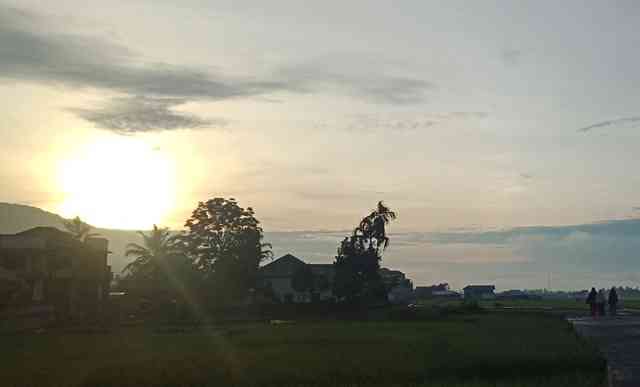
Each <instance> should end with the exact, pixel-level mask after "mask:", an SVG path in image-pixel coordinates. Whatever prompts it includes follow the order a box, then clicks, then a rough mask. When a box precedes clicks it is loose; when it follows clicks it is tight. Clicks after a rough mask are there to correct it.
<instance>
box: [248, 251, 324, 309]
mask: <svg viewBox="0 0 640 387" xmlns="http://www.w3.org/2000/svg"><path fill="white" fill-rule="evenodd" d="M304 270H308V271H309V272H310V273H311V278H312V279H311V281H312V282H311V283H310V284H308V286H309V288H308V290H303V291H300V290H296V289H295V288H294V281H295V279H294V277H295V276H296V275H298V273H301V272H302V271H304ZM334 277H335V270H334V268H333V264H312V263H305V262H304V261H302V260H301V259H300V258H298V257H295V256H293V255H291V254H286V255H283V256H282V257H280V258H278V259H276V260H275V261H273V262H271V263H269V264H267V265H264V266H262V267H261V268H260V269H259V270H258V287H259V288H261V289H268V290H269V292H271V294H272V296H273V298H274V299H276V300H277V301H280V302H294V303H305V302H311V301H324V300H329V299H332V298H333V292H332V285H333V279H334Z"/></svg>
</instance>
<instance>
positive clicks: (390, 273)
mask: <svg viewBox="0 0 640 387" xmlns="http://www.w3.org/2000/svg"><path fill="white" fill-rule="evenodd" d="M379 273H380V276H381V277H382V281H383V282H384V284H385V286H386V287H387V289H388V290H389V292H388V294H387V298H388V300H389V302H391V303H392V304H404V303H409V302H411V301H412V300H413V299H414V298H415V295H414V293H413V282H411V280H410V279H408V278H407V277H406V275H405V274H404V273H403V272H401V271H400V270H390V269H387V268H384V267H383V268H380V271H379Z"/></svg>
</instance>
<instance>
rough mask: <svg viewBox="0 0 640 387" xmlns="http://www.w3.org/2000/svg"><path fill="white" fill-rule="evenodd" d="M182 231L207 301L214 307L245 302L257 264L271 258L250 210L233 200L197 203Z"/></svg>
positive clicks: (256, 221)
mask: <svg viewBox="0 0 640 387" xmlns="http://www.w3.org/2000/svg"><path fill="white" fill-rule="evenodd" d="M185 227H186V228H187V231H186V232H185V233H184V234H183V236H182V240H183V241H184V243H185V247H186V249H187V251H188V253H189V255H190V257H191V259H192V260H193V264H194V265H195V267H196V268H197V270H199V271H200V272H201V273H202V274H203V277H204V281H205V285H206V292H207V293H208V296H209V298H210V299H212V300H213V301H214V302H215V303H216V304H228V303H231V302H237V301H240V300H243V299H245V298H246V296H247V294H248V291H249V289H251V288H253V287H254V286H255V281H256V274H257V271H258V267H259V265H260V262H262V261H263V260H265V259H268V258H271V257H272V253H271V245H270V244H268V243H263V242H262V238H263V232H262V228H261V227H260V222H259V221H258V220H257V219H256V218H255V216H254V212H253V209H252V208H251V207H248V208H247V209H244V208H242V207H240V206H239V205H238V204H237V202H236V201H235V199H233V198H231V199H224V198H214V199H211V200H208V201H206V202H200V203H199V204H198V207H196V209H195V210H194V211H193V214H192V215H191V218H189V219H188V220H187V222H186V224H185Z"/></svg>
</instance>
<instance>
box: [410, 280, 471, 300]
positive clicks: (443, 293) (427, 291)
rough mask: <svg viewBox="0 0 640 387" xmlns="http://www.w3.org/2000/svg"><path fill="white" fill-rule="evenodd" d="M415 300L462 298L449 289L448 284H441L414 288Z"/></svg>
mask: <svg viewBox="0 0 640 387" xmlns="http://www.w3.org/2000/svg"><path fill="white" fill-rule="evenodd" d="M414 293H415V295H416V298H423V299H424V298H441V299H459V298H461V297H462V296H461V295H460V293H458V292H454V291H452V290H451V289H449V284H448V283H446V282H445V283H441V284H438V285H431V286H416V289H415V291H414Z"/></svg>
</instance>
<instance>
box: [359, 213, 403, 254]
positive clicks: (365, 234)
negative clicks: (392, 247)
mask: <svg viewBox="0 0 640 387" xmlns="http://www.w3.org/2000/svg"><path fill="white" fill-rule="evenodd" d="M395 218H396V213H395V212H393V211H392V210H391V209H390V208H389V207H387V206H385V205H384V203H383V202H382V201H379V202H378V206H377V208H376V209H375V210H373V211H372V212H371V214H369V215H368V216H366V217H364V218H363V219H362V221H360V224H359V225H358V227H356V229H355V230H354V232H353V235H354V236H356V237H357V238H355V239H358V240H359V241H361V243H364V242H365V241H366V242H367V243H368V248H371V249H375V250H376V252H378V253H379V252H380V247H382V250H384V249H386V248H387V246H388V245H389V237H387V232H386V225H387V224H389V223H390V222H391V221H392V220H394V219H395Z"/></svg>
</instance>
